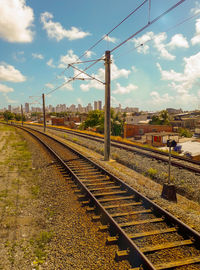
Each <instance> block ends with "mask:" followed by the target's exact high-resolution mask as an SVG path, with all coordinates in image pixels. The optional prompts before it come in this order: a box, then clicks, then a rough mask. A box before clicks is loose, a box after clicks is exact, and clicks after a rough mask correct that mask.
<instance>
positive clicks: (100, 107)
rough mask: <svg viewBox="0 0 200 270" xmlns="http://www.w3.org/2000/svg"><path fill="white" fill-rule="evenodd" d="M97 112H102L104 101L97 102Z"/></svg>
mask: <svg viewBox="0 0 200 270" xmlns="http://www.w3.org/2000/svg"><path fill="white" fill-rule="evenodd" d="M97 110H100V111H101V110H102V101H101V100H98V101H97Z"/></svg>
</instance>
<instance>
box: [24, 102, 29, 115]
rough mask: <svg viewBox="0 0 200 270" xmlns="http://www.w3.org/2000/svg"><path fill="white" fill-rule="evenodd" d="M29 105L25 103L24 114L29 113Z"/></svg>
mask: <svg viewBox="0 0 200 270" xmlns="http://www.w3.org/2000/svg"><path fill="white" fill-rule="evenodd" d="M29 111H30V110H29V103H25V113H29Z"/></svg>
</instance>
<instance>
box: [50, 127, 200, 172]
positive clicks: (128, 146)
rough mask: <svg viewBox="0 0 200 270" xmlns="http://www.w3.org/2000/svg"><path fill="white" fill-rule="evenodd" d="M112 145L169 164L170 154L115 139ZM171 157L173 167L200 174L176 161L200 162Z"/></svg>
mask: <svg viewBox="0 0 200 270" xmlns="http://www.w3.org/2000/svg"><path fill="white" fill-rule="evenodd" d="M48 128H49V129H53V130H58V131H60V132H64V133H69V134H74V135H77V136H79V137H83V138H86V139H90V140H94V141H98V142H100V143H103V142H104V141H103V138H100V137H99V136H96V135H90V134H81V133H80V132H77V131H68V130H63V129H60V128H56V127H48ZM111 145H112V146H114V147H117V148H120V149H125V150H127V151H130V152H137V153H139V154H143V155H146V156H148V157H150V158H155V159H157V160H161V161H163V162H168V157H169V154H168V153H165V152H162V151H159V150H156V149H148V148H146V147H142V146H138V145H132V144H130V143H126V142H119V141H116V140H113V139H112V140H111ZM134 148H136V149H134ZM137 149H139V150H142V151H145V152H147V153H144V152H140V151H139V150H137ZM152 152H153V154H152ZM154 153H155V154H159V155H160V156H157V155H154ZM162 156H164V157H162ZM171 156H172V158H173V160H172V161H171V164H172V165H174V166H176V167H182V168H184V169H187V170H189V171H193V172H195V173H200V167H199V168H197V167H193V166H191V165H187V164H184V163H180V162H179V161H176V160H180V161H184V162H188V163H189V164H194V165H200V161H197V160H190V159H189V158H186V157H181V156H176V155H174V154H172V155H171ZM166 157H167V158H166ZM174 159H175V160H174Z"/></svg>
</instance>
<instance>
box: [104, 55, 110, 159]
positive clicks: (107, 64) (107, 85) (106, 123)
mask: <svg viewBox="0 0 200 270" xmlns="http://www.w3.org/2000/svg"><path fill="white" fill-rule="evenodd" d="M110 63H111V60H110V51H106V52H105V117H104V160H105V161H109V159H110Z"/></svg>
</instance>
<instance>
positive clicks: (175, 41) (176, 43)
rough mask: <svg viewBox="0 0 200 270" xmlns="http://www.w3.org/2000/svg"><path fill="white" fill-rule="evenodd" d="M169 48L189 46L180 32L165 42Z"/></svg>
mask: <svg viewBox="0 0 200 270" xmlns="http://www.w3.org/2000/svg"><path fill="white" fill-rule="evenodd" d="M167 46H168V47H170V49H175V48H176V47H178V48H189V44H188V41H187V39H186V38H185V37H184V36H183V35H182V34H176V35H174V36H173V37H172V38H171V41H170V42H169V43H168V44H167Z"/></svg>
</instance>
